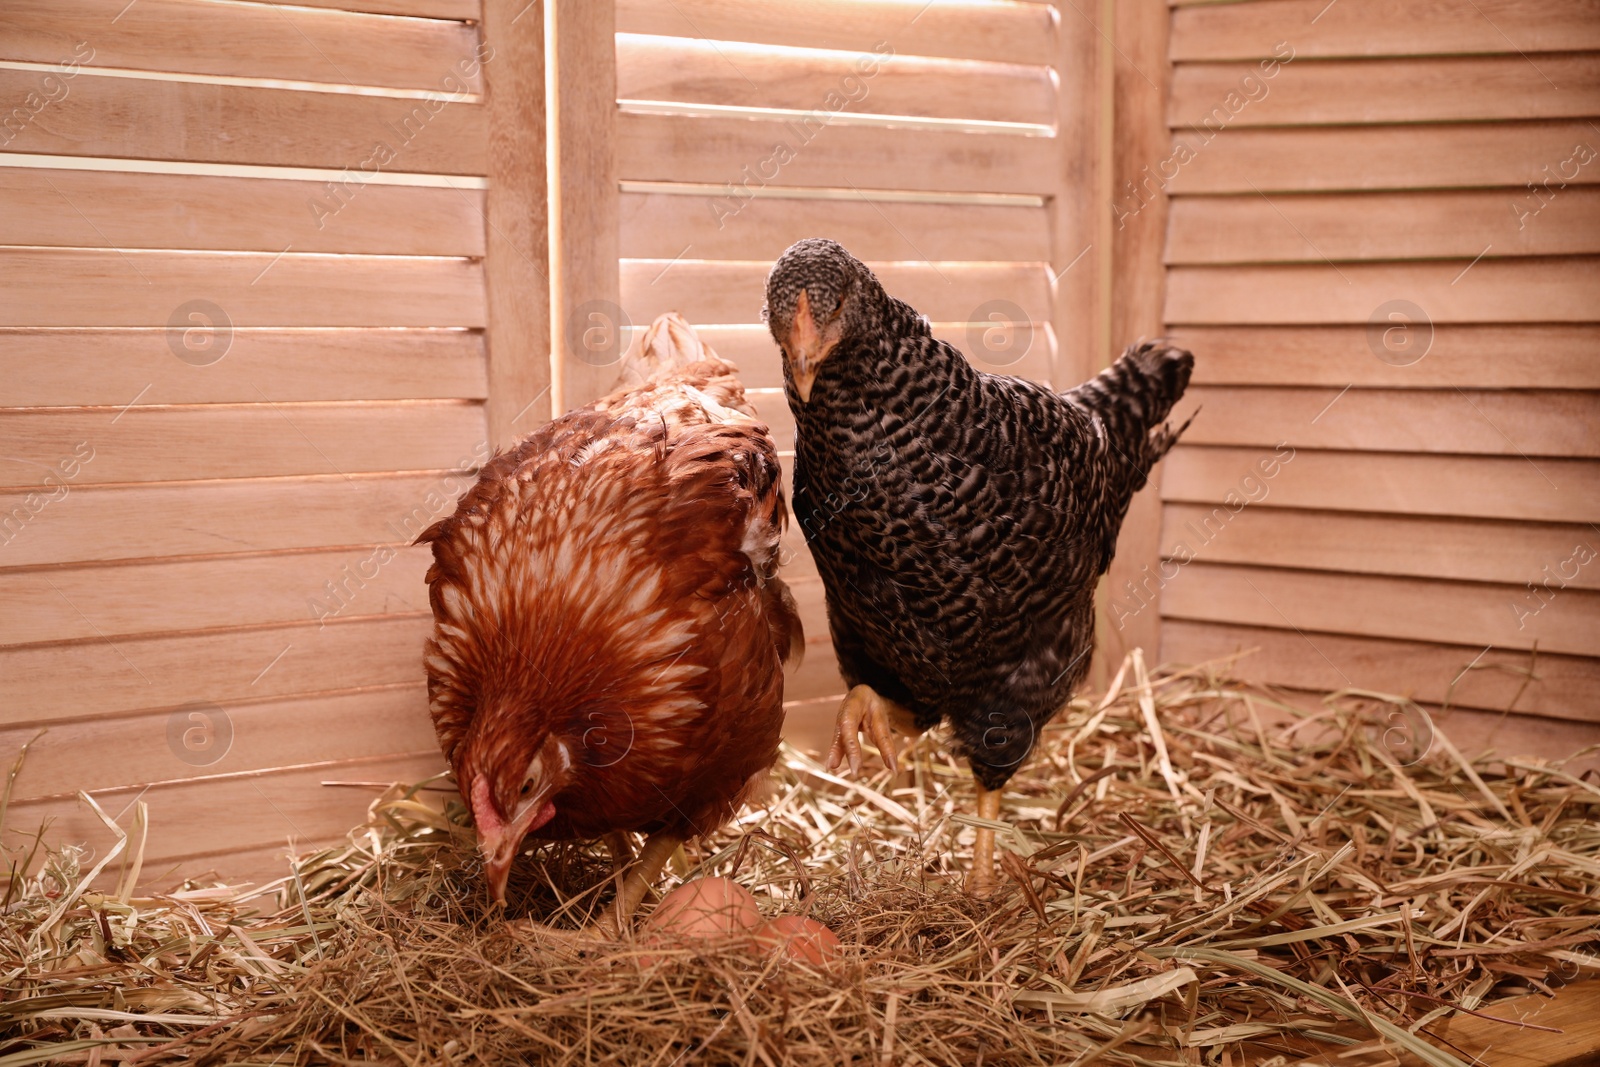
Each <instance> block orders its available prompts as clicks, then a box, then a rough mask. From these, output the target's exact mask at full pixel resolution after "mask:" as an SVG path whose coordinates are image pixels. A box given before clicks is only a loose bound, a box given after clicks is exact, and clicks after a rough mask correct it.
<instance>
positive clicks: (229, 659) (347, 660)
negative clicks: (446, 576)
mask: <svg viewBox="0 0 1600 1067" xmlns="http://www.w3.org/2000/svg"><path fill="white" fill-rule="evenodd" d="M432 628H433V616H432V615H431V614H426V613H424V614H417V615H395V616H389V617H383V618H370V619H340V620H337V621H334V622H330V623H328V624H327V625H326V626H323V627H319V626H318V624H316V623H314V622H313V623H303V624H296V625H286V626H270V627H260V628H256V629H250V630H225V631H216V632H210V633H198V634H182V635H172V636H161V637H122V638H111V639H109V640H105V641H101V640H90V641H78V642H74V643H72V644H58V645H28V646H24V647H21V648H8V649H0V671H3V672H4V676H5V678H6V680H7V694H6V698H7V706H8V709H9V712H8V715H7V719H8V722H9V724H10V725H12V726H15V727H18V728H21V727H25V726H28V725H30V724H39V725H48V724H50V723H52V722H56V721H60V720H65V719H84V718H94V717H99V716H107V715H117V714H128V713H132V712H136V711H142V710H146V709H151V710H154V709H169V710H171V709H176V708H178V707H179V706H181V705H183V704H187V703H190V702H193V701H211V702H214V703H218V704H224V705H225V704H228V703H229V702H231V701H235V700H249V699H258V698H259V699H265V698H268V697H288V696H295V695H297V694H302V693H315V692H318V691H320V690H327V689H358V688H362V687H365V686H373V685H394V684H398V683H410V682H415V681H416V680H417V678H418V677H419V676H420V674H421V670H422V643H423V640H424V639H425V638H426V637H427V635H428V634H429V633H430V632H431V631H432ZM286 650H287V651H286Z"/></svg>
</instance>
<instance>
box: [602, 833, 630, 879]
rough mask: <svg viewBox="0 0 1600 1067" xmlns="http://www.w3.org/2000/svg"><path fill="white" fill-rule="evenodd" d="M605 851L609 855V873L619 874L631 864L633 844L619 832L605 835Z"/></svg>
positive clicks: (626, 836)
mask: <svg viewBox="0 0 1600 1067" xmlns="http://www.w3.org/2000/svg"><path fill="white" fill-rule="evenodd" d="M606 851H607V852H609V853H611V873H612V874H620V873H622V872H623V871H624V870H626V869H627V867H628V864H630V863H632V862H633V842H632V841H631V840H629V838H628V835H627V834H625V833H623V832H622V831H621V830H613V831H611V832H610V833H609V834H607V835H606Z"/></svg>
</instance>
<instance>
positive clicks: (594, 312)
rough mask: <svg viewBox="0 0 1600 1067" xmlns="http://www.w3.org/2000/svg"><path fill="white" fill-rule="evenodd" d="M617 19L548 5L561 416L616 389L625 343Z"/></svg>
mask: <svg viewBox="0 0 1600 1067" xmlns="http://www.w3.org/2000/svg"><path fill="white" fill-rule="evenodd" d="M616 14H617V11H616V6H615V5H614V4H611V3H590V4H562V3H558V2H556V0H549V2H548V3H547V4H546V5H544V15H545V39H546V42H547V45H546V49H545V60H546V63H547V64H548V65H549V67H548V69H547V73H546V78H545V81H546V85H547V86H548V87H549V91H550V93H551V96H550V97H549V99H547V101H546V110H547V113H548V115H549V119H548V125H549V128H550V139H549V153H548V166H549V177H550V182H551V185H552V189H551V198H550V204H551V207H550V248H551V249H552V253H553V254H552V256H551V261H550V307H551V313H550V314H551V336H550V345H551V352H552V360H551V367H552V372H553V373H552V379H551V390H550V391H551V394H552V398H553V402H554V410H556V411H567V410H570V409H572V408H575V407H578V406H579V405H581V404H587V403H588V402H589V401H591V400H593V399H595V398H596V397H598V396H601V395H602V394H604V393H608V392H610V391H611V387H612V385H613V384H614V383H615V381H616V370H615V368H614V367H613V366H612V365H611V364H613V363H614V362H615V360H616V359H617V358H618V357H620V356H621V354H622V350H623V346H624V345H625V344H626V343H627V338H626V337H624V336H623V334H622V330H623V328H624V324H623V323H622V322H621V321H619V320H620V318H621V316H620V308H619V305H621V304H622V298H621V296H619V295H618V282H617V259H618V258H619V252H618V247H619V237H618V228H619V223H618V210H619V207H618V203H617V180H618V178H619V177H623V176H624V175H623V174H622V171H623V168H624V166H625V159H626V157H627V153H628V149H627V148H626V147H625V146H626V140H625V139H624V138H623V137H622V136H621V135H620V134H619V132H618V126H617V123H618V116H617V105H616V100H617V48H616ZM648 323H649V319H645V320H644V324H648Z"/></svg>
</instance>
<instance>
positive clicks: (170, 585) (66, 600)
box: [0, 534, 432, 645]
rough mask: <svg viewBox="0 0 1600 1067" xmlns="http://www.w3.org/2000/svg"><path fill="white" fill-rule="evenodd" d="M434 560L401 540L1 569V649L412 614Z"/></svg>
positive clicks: (424, 600)
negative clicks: (287, 550) (315, 548)
mask: <svg viewBox="0 0 1600 1067" xmlns="http://www.w3.org/2000/svg"><path fill="white" fill-rule="evenodd" d="M391 536H393V537H399V536H400V535H398V534H392V535H391ZM3 558H4V557H3V556H0V559H3ZM431 561H432V554H431V553H430V552H429V550H428V548H427V546H425V545H423V546H411V545H407V544H405V543H399V544H389V545H381V546H365V545H363V546H353V547H349V548H340V549H332V550H324V551H316V552H291V553H284V554H279V555H269V556H219V557H215V558H208V559H186V560H151V561H147V562H142V563H126V564H102V565H92V566H82V567H52V568H49V569H30V570H0V598H3V599H4V600H5V602H6V603H7V604H10V605H13V607H12V609H11V610H10V611H8V612H6V613H5V614H4V615H3V616H0V645H16V644H25V643H36V642H43V641H75V640H87V639H93V638H95V637H98V636H102V635H103V636H106V637H118V636H124V635H128V634H148V633H152V632H165V631H171V630H204V629H212V628H217V627H228V626H258V625H261V624H263V623H279V622H304V621H306V620H307V619H316V620H318V621H324V620H329V619H336V618H356V617H357V616H364V615H391V614H415V613H417V612H423V611H427V610H428V587H427V586H426V585H425V584H424V583H423V575H424V574H425V573H426V572H427V569H428V565H429V563H430V562H431ZM330 583H331V588H330ZM224 589H225V590H227V595H226V596H218V595H217V593H218V590H224Z"/></svg>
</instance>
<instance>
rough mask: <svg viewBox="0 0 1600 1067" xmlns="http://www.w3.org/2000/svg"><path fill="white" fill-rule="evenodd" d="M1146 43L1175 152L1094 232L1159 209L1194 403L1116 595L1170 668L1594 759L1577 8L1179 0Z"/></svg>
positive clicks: (1595, 476) (1592, 221)
mask: <svg viewBox="0 0 1600 1067" xmlns="http://www.w3.org/2000/svg"><path fill="white" fill-rule="evenodd" d="M1165 14H1166V13H1165V12H1163V13H1162V15H1163V17H1165ZM1145 32H1147V33H1153V34H1154V35H1155V36H1156V38H1158V39H1159V38H1160V37H1162V36H1167V35H1170V43H1169V50H1168V54H1169V56H1170V60H1171V65H1170V67H1165V65H1164V64H1160V63H1159V61H1158V62H1157V63H1156V64H1154V65H1152V68H1151V69H1152V70H1154V71H1155V72H1156V74H1157V77H1158V78H1159V79H1163V80H1165V81H1167V82H1168V84H1169V86H1170V88H1169V89H1168V91H1167V92H1166V93H1165V97H1166V104H1165V113H1164V116H1161V117H1160V119H1159V120H1158V121H1159V124H1160V126H1161V127H1162V129H1163V130H1165V131H1166V134H1167V136H1166V137H1165V138H1164V142H1163V144H1162V145H1161V147H1162V149H1163V151H1162V152H1161V153H1160V154H1159V155H1150V154H1146V156H1145V158H1143V159H1139V160H1135V161H1134V162H1133V163H1130V164H1129V165H1127V166H1125V167H1123V168H1122V169H1123V171H1124V173H1121V174H1119V178H1120V179H1122V181H1125V182H1126V181H1131V182H1132V183H1133V185H1132V186H1128V185H1122V184H1119V189H1118V196H1117V198H1116V200H1115V201H1114V204H1115V207H1114V210H1113V214H1114V217H1117V218H1119V219H1121V220H1124V221H1125V222H1126V223H1127V224H1128V225H1129V226H1130V227H1136V226H1137V225H1139V224H1140V222H1141V215H1143V213H1144V212H1146V211H1149V212H1150V213H1151V214H1152V215H1156V214H1159V212H1161V211H1165V212H1166V225H1165V245H1164V247H1165V263H1166V267H1167V269H1166V272H1165V279H1164V281H1165V299H1164V312H1163V315H1164V320H1165V323H1166V326H1167V328H1168V330H1169V331H1170V332H1171V334H1172V335H1173V336H1174V337H1175V338H1176V339H1178V340H1179V341H1180V342H1182V343H1184V344H1187V345H1189V346H1191V347H1192V348H1193V349H1194V350H1195V351H1196V352H1197V353H1198V354H1199V362H1198V365H1197V372H1196V379H1195V386H1194V389H1193V397H1192V401H1193V403H1192V404H1190V408H1191V409H1192V408H1193V407H1194V406H1197V405H1198V406H1199V407H1201V409H1202V410H1201V414H1200V416H1199V418H1197V419H1196V420H1195V423H1194V425H1193V427H1192V428H1191V430H1190V431H1189V434H1188V436H1187V437H1186V438H1185V441H1184V444H1183V446H1182V447H1180V448H1178V449H1177V450H1176V451H1174V452H1173V454H1172V455H1171V457H1170V458H1169V459H1168V460H1167V462H1166V464H1165V468H1166V469H1165V472H1164V477H1163V479H1162V491H1161V495H1162V499H1163V501H1164V509H1163V519H1162V524H1161V543H1160V550H1161V559H1162V560H1163V561H1164V562H1163V563H1160V564H1156V561H1155V560H1153V559H1152V560H1150V563H1151V564H1152V565H1154V567H1155V569H1158V570H1161V568H1164V570H1161V574H1162V575H1164V576H1165V577H1164V578H1162V579H1160V580H1157V581H1154V582H1150V581H1149V578H1150V575H1149V573H1148V572H1146V573H1145V575H1144V580H1143V582H1142V583H1141V584H1143V585H1144V586H1145V587H1146V589H1147V590H1149V591H1150V592H1151V593H1153V594H1155V595H1158V596H1159V613H1160V616H1161V619H1162V624H1161V651H1162V655H1163V658H1165V659H1168V660H1182V661H1197V660H1203V659H1207V658H1210V657H1214V656H1219V655H1225V654H1228V653H1230V652H1233V651H1235V650H1238V649H1241V648H1252V647H1253V648H1259V649H1260V651H1259V652H1258V653H1256V654H1255V655H1254V656H1253V657H1251V658H1250V659H1247V660H1246V661H1244V662H1245V664H1246V666H1247V670H1248V671H1249V672H1251V673H1253V674H1255V675H1256V676H1257V677H1260V678H1263V679H1265V680H1268V681H1271V682H1274V683H1278V684H1281V685H1284V686H1287V687H1291V688H1293V689H1304V690H1327V689H1337V688H1341V687H1358V688H1367V689H1376V690H1381V691H1385V692H1393V693H1403V694H1407V695H1411V696H1414V697H1415V698H1416V699H1417V700H1418V701H1420V702H1422V703H1424V704H1425V705H1430V706H1433V707H1435V708H1437V707H1438V706H1440V705H1442V704H1444V703H1445V702H1446V701H1447V700H1448V702H1449V703H1450V704H1451V705H1453V706H1455V707H1457V708H1461V709H1465V710H1462V711H1459V712H1455V713H1453V718H1452V719H1451V720H1450V721H1452V722H1453V723H1454V724H1455V725H1454V729H1456V730H1457V731H1459V732H1461V733H1462V734H1463V736H1466V737H1468V738H1469V739H1470V740H1471V741H1472V742H1473V743H1474V744H1485V743H1493V744H1494V745H1495V746H1496V747H1498V748H1499V749H1501V750H1502V751H1505V750H1517V749H1533V750H1538V751H1541V752H1544V753H1546V754H1558V755H1559V754H1567V753H1570V752H1571V751H1572V750H1573V749H1574V748H1575V747H1577V745H1579V744H1580V743H1593V742H1596V741H1600V704H1597V702H1596V700H1595V692H1596V690H1597V688H1600V659H1597V656H1600V555H1597V554H1600V529H1597V527H1596V525H1595V524H1596V522H1597V520H1600V463H1597V462H1596V458H1597V457H1600V403H1597V397H1600V394H1597V393H1596V391H1595V390H1596V389H1600V358H1597V357H1600V327H1597V325H1596V322H1597V320H1600V271H1597V270H1596V267H1597V266H1600V260H1597V259H1596V258H1595V257H1596V256H1597V255H1600V188H1597V187H1596V183H1597V182H1600V123H1597V119H1596V116H1600V6H1597V5H1596V4H1595V3H1593V2H1592V0H1591V2H1584V3H1545V2H1535V0H1501V2H1488V0H1483V2H1479V3H1463V4H1460V5H1440V4H1436V3H1427V2H1423V0H1384V2H1380V0H1335V2H1333V3H1329V2H1328V0H1257V2H1247V3H1223V4H1194V5H1189V4H1181V5H1178V6H1175V7H1174V8H1173V9H1172V10H1171V13H1170V23H1169V24H1167V25H1164V26H1155V27H1154V28H1153V30H1152V29H1150V28H1149V27H1148V26H1147V27H1146V31H1145ZM1163 68H1165V69H1163ZM1147 95H1148V94H1147ZM1119 121H1120V119H1119ZM1130 158H1131V157H1130ZM1139 164H1142V165H1143V166H1145V167H1148V169H1143V167H1141V166H1139ZM1163 193H1164V194H1166V195H1165V197H1163V196H1162V194H1163ZM1163 200H1164V201H1165V202H1163ZM1280 445H1283V446H1284V449H1279V446H1280ZM1286 450H1292V457H1293V458H1292V459H1287V458H1283V457H1287V456H1288V455H1290V454H1291V453H1290V452H1289V451H1286ZM1230 493H1232V494H1234V495H1233V496H1232V497H1231V498H1230V497H1229V494H1230ZM1230 499H1231V501H1232V502H1233V503H1232V506H1230V505H1229V504H1228V503H1225V501H1227V500H1230ZM1191 557H1192V561H1190V562H1183V561H1184V560H1186V559H1190V558H1191ZM1137 578H1139V575H1131V576H1130V575H1125V576H1124V582H1127V581H1130V580H1134V579H1137ZM1116 594H1117V595H1119V596H1120V597H1121V604H1122V610H1124V611H1128V610H1130V609H1131V611H1132V612H1133V613H1134V614H1135V615H1142V614H1144V613H1143V611H1142V610H1141V604H1140V603H1139V602H1140V601H1146V600H1149V599H1151V598H1150V597H1149V596H1146V595H1143V594H1135V593H1133V592H1131V591H1130V590H1129V588H1128V587H1127V586H1126V585H1125V584H1124V585H1119V586H1118V587H1117V590H1116ZM1114 610H1116V609H1114ZM1535 649H1537V656H1535V655H1534V652H1535ZM1530 667H1532V668H1533V671H1534V673H1533V675H1532V677H1531V679H1530V677H1529V675H1528V674H1527V670H1528V668H1530ZM1469 668H1470V669H1469ZM1508 707H1510V708H1511V709H1512V710H1513V711H1515V712H1516V713H1517V716H1516V717H1515V718H1514V719H1512V720H1510V721H1509V722H1507V721H1505V720H1503V717H1502V716H1503V713H1504V712H1505V710H1506V709H1507V708H1508Z"/></svg>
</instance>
